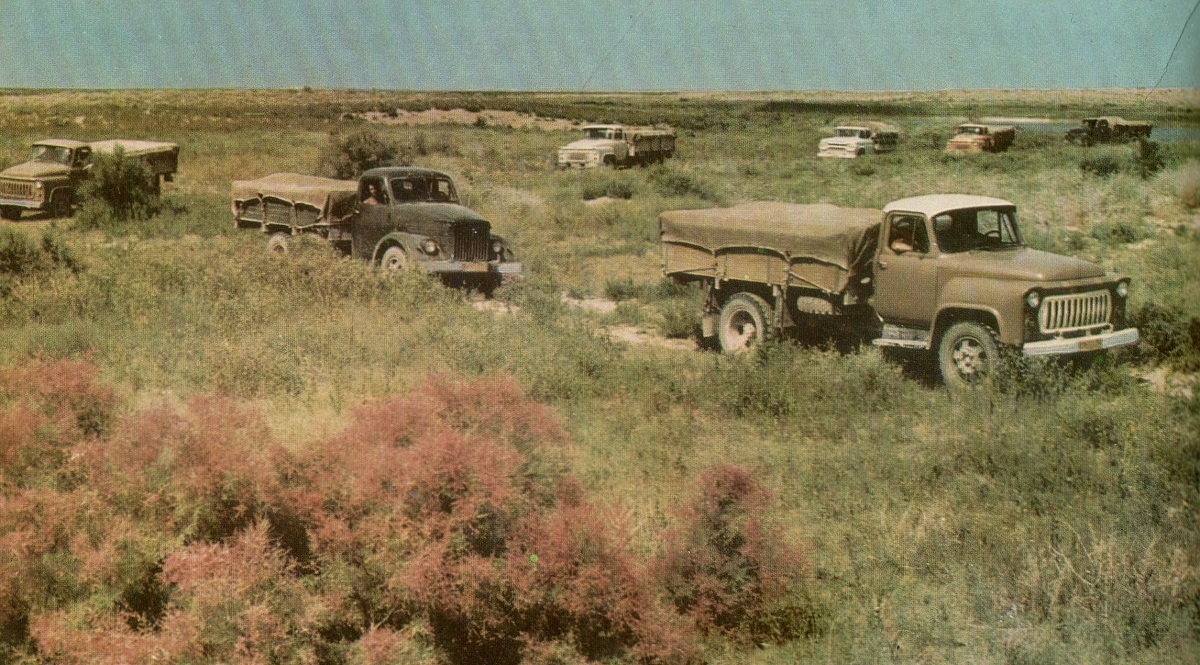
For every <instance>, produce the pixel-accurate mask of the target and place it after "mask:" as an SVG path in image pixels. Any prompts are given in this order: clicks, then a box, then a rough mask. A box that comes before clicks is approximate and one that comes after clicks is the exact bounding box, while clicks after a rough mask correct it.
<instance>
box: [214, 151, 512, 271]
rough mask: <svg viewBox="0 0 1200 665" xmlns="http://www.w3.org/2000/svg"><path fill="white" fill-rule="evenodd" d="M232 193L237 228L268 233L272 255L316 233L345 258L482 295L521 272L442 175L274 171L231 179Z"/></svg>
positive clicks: (393, 170) (398, 170) (390, 170)
mask: <svg viewBox="0 0 1200 665" xmlns="http://www.w3.org/2000/svg"><path fill="white" fill-rule="evenodd" d="M232 195H233V201H232V210H233V219H234V224H235V226H237V228H241V229H257V230H259V231H261V232H262V233H265V234H267V235H268V236H269V238H268V241H267V246H268V248H269V249H271V250H272V251H277V252H286V251H287V248H288V243H289V241H290V239H291V238H292V237H294V236H297V235H300V234H314V235H317V236H319V237H321V238H324V239H325V240H327V241H329V243H330V244H331V245H333V247H334V249H336V250H338V251H340V252H341V253H343V254H345V255H348V256H353V257H355V258H358V259H362V260H364V261H368V262H370V263H373V264H375V265H378V266H381V267H383V268H385V269H389V270H398V269H400V268H403V267H404V266H406V265H412V266H414V267H417V268H419V269H421V270H424V271H425V272H427V273H430V274H432V275H436V276H438V277H440V278H441V279H442V281H443V282H446V283H447V284H449V285H452V286H463V287H467V288H473V289H477V290H479V291H481V292H483V293H485V294H487V293H491V291H492V290H493V289H495V288H496V287H497V286H499V285H500V284H501V283H502V282H503V281H505V280H506V279H515V278H517V277H520V276H521V274H522V266H521V264H520V263H518V262H516V261H515V260H514V258H513V253H512V251H511V250H510V249H509V247H508V244H507V243H506V242H505V241H504V239H503V238H501V237H500V236H497V235H494V234H492V225H491V223H490V222H488V221H487V220H486V219H484V218H483V217H481V216H480V215H479V213H477V212H475V211H474V210H471V209H470V208H467V207H466V206H463V205H461V204H460V203H459V199H458V191H457V189H456V188H455V186H454V181H453V180H452V179H451V178H450V176H449V175H447V174H445V173H442V172H441V171H435V170H433V169H425V168H418V167H401V166H389V167H381V168H376V169H370V170H368V171H367V172H365V173H364V174H363V175H362V177H360V178H359V179H358V180H333V179H330V178H321V177H317V176H310V175H303V174H299V173H274V174H271V175H269V176H266V177H263V178H259V179H257V180H236V181H234V182H233V187H232Z"/></svg>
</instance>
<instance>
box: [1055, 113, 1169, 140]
mask: <svg viewBox="0 0 1200 665" xmlns="http://www.w3.org/2000/svg"><path fill="white" fill-rule="evenodd" d="M1151 127H1152V126H1151V124H1150V123H1148V122H1141V121H1135V120H1126V119H1124V118H1118V117H1115V116H1107V117H1103V118H1084V119H1083V122H1082V123H1081V124H1080V126H1079V127H1074V128H1072V129H1070V130H1068V131H1067V141H1068V142H1070V143H1078V144H1079V145H1083V146H1089V145H1093V144H1096V143H1125V142H1127V141H1136V140H1139V139H1148V138H1150V130H1151Z"/></svg>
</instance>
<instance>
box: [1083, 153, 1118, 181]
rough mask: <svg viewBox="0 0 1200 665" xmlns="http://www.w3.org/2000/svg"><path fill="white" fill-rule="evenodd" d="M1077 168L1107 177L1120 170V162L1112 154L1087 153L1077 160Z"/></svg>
mask: <svg viewBox="0 0 1200 665" xmlns="http://www.w3.org/2000/svg"><path fill="white" fill-rule="evenodd" d="M1079 168H1080V169H1081V170H1082V171H1083V172H1084V173H1090V174H1092V175H1094V176H1097V177H1100V178H1107V177H1108V176H1110V175H1112V174H1114V173H1117V172H1118V171H1120V170H1121V162H1120V161H1119V160H1117V158H1116V157H1113V156H1112V155H1088V156H1087V157H1084V158H1083V159H1081V160H1079Z"/></svg>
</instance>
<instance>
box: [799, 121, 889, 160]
mask: <svg viewBox="0 0 1200 665" xmlns="http://www.w3.org/2000/svg"><path fill="white" fill-rule="evenodd" d="M899 140H900V130H899V129H898V128H896V127H893V126H891V125H885V124H883V123H879V122H864V123H856V124H847V125H838V126H837V127H835V128H834V130H833V136H831V137H828V138H823V139H821V142H820V143H819V144H818V146H817V156H818V157H842V158H849V159H853V158H855V157H861V156H863V155H870V154H874V153H877V152H891V151H892V150H895V149H896V144H897V143H898V142H899Z"/></svg>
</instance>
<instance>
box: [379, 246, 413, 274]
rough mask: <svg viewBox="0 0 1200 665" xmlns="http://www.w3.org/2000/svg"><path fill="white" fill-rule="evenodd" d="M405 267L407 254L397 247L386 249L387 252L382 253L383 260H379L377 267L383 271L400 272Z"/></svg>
mask: <svg viewBox="0 0 1200 665" xmlns="http://www.w3.org/2000/svg"><path fill="white" fill-rule="evenodd" d="M406 265H408V254H406V253H405V252H404V248H403V247H401V246H399V245H396V246H394V247H388V248H387V251H385V252H384V253H383V258H381V259H379V266H380V267H381V268H383V269H384V270H400V269H401V268H403V267H404V266H406Z"/></svg>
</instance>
